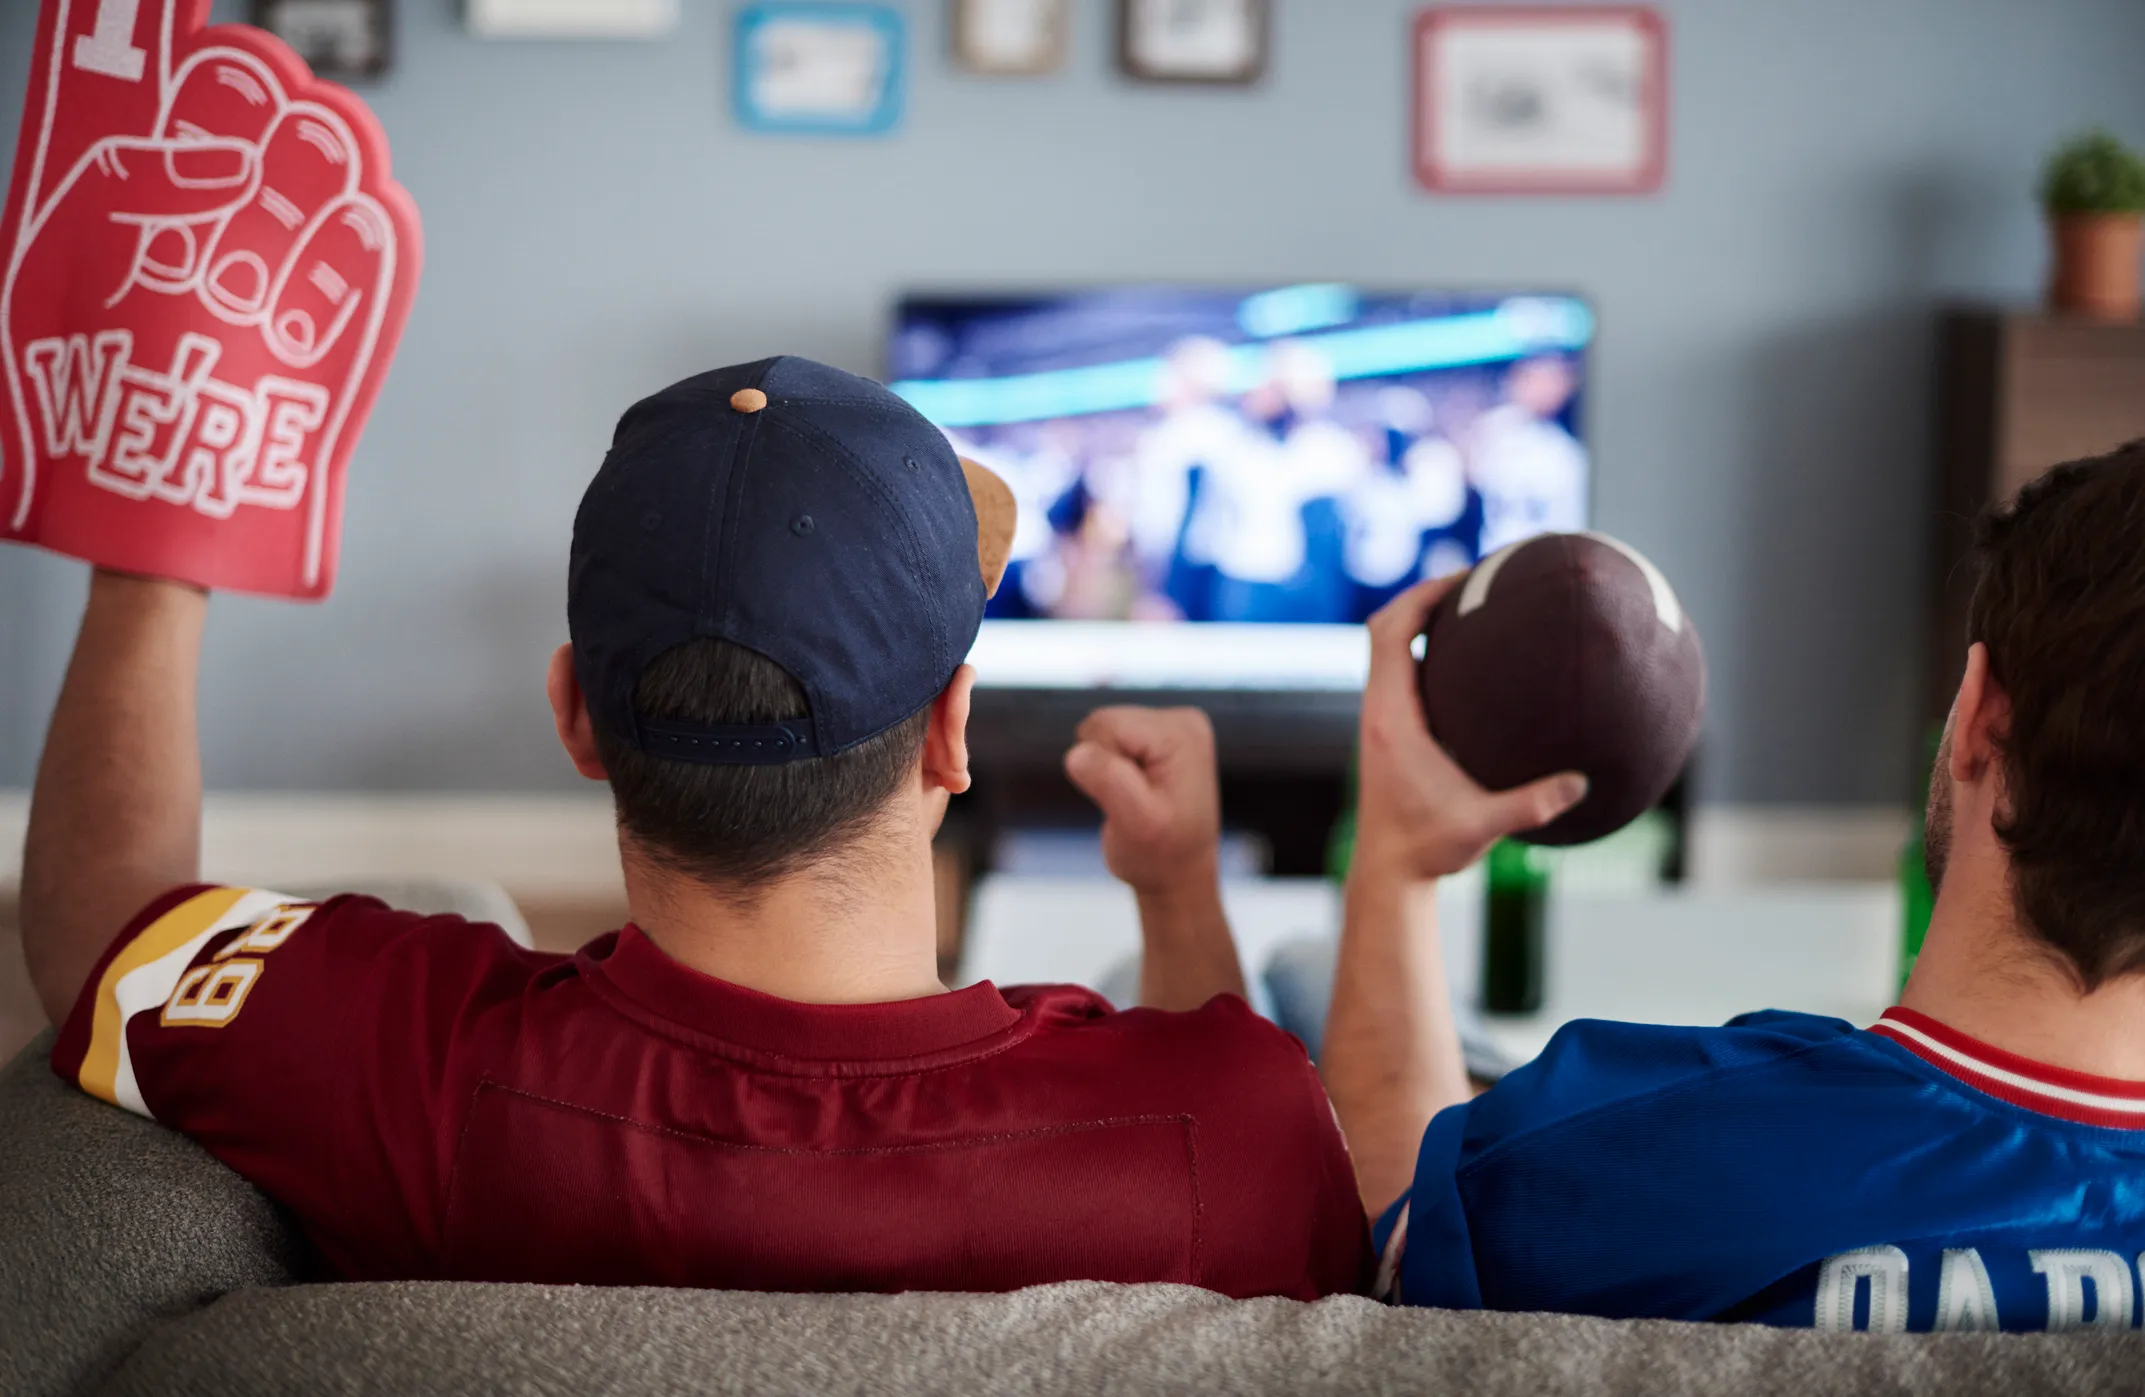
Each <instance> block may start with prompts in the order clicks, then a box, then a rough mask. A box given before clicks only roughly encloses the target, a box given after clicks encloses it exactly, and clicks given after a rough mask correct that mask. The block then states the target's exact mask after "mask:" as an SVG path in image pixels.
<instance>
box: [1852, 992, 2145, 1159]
mask: <svg viewBox="0 0 2145 1397" xmlns="http://www.w3.org/2000/svg"><path fill="white" fill-rule="evenodd" d="M1869 1031H1870V1032H1872V1033H1881V1034H1883V1035H1884V1036H1885V1037H1887V1038H1889V1039H1891V1040H1892V1041H1893V1042H1895V1043H1898V1044H1899V1045H1900V1046H1902V1047H1904V1048H1905V1049H1906V1050H1907V1051H1909V1052H1911V1053H1913V1054H1914V1055H1915V1056H1916V1057H1918V1058H1920V1059H1922V1060H1923V1061H1924V1062H1927V1063H1929V1064H1930V1065H1931V1066H1933V1067H1938V1068H1941V1069H1943V1070H1944V1071H1945V1072H1948V1073H1950V1074H1951V1075H1952V1076H1954V1077H1957V1078H1958V1079H1959V1080H1960V1081H1962V1082H1964V1083H1966V1084H1967V1085H1968V1086H1970V1087H1973V1088H1974V1089H1975V1090H1976V1091H1981V1092H1986V1093H1987V1094H1988V1095H1990V1096H1993V1097H1995V1098H1996V1099H1997V1100H1999V1101H2008V1102H2010V1103H2011V1104H2012V1105H2014V1106H2023V1107H2025V1108H2026V1109H2027V1110H2029V1111H2038V1112H2040V1113H2041V1114H2042V1115H2046V1116H2056V1117H2059V1118H2061V1119H2063V1120H2067V1121H2078V1122H2081V1123H2083V1124H2085V1125H2108V1126H2116V1127H2118V1128H2121V1129H2126V1130H2138V1129H2145V1082H2127V1081H2123V1080H2121V1079H2119V1078H2115V1077H2095V1076H2091V1075H2089V1074H2087V1073H2084V1072H2073V1071H2071V1070H2070V1069H2069V1068H2067V1067H2051V1066H2049V1065H2048V1064H2047V1063H2045V1062H2035V1061H2034V1060H2033V1059H2031V1058H2024V1057H2020V1056H2018V1055H2017V1054H2016V1053H2007V1052H2005V1051H2004V1050H2003V1049H2001V1048H1992V1047H1990V1046H1989V1045H1988V1044H1986V1043H1983V1042H1981V1041H1980V1040H1978V1039H1974V1038H1969V1037H1967V1036H1966V1035H1965V1034H1963V1033H1961V1032H1959V1031H1958V1030H1957V1029H1953V1028H1947V1027H1945V1026H1944V1025H1943V1024H1941V1023H1938V1022H1937V1021H1936V1020H1935V1019H1932V1018H1930V1017H1929V1016H1928V1015H1927V1014H1918V1013H1916V1012H1914V1010H1912V1009H1901V1008H1898V1007H1897V1006H1894V1007H1893V1008H1890V1009H1887V1010H1885V1011H1884V1017H1882V1018H1880V1019H1878V1020H1877V1022H1875V1023H1874V1024H1871V1025H1870V1030H1869Z"/></svg>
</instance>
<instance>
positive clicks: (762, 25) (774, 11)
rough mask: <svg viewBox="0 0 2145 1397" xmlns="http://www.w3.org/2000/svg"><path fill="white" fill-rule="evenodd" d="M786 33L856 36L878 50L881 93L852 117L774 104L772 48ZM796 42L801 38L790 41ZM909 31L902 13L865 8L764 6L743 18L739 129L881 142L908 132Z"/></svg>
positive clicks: (813, 0)
mask: <svg viewBox="0 0 2145 1397" xmlns="http://www.w3.org/2000/svg"><path fill="white" fill-rule="evenodd" d="M785 25H804V26H813V27H820V28H826V29H830V30H837V29H838V30H847V31H856V33H854V34H851V35H849V36H846V37H852V38H855V37H864V38H868V39H869V40H871V41H873V42H875V43H876V44H877V45H878V52H879V64H878V82H877V86H876V91H874V92H873V93H871V94H870V99H869V100H868V101H866V102H859V103H858V104H857V105H856V106H855V107H854V108H852V109H850V110H847V111H837V110H832V109H827V110H821V111H805V110H794V109H790V110H786V109H783V108H782V107H780V106H771V105H770V104H769V103H768V101H767V100H766V99H767V95H768V93H767V81H766V74H765V73H764V71H763V67H762V65H763V64H764V63H765V61H766V52H765V46H766V44H767V43H768V42H770V41H771V40H773V39H774V38H775V37H776V35H777V29H778V27H780V26H785ZM790 37H791V39H792V41H794V38H795V35H794V33H793V34H792V35H791V36H790ZM906 49H907V31H906V26H905V25H904V24H903V22H902V18H901V12H900V11H899V10H897V9H895V8H894V7H893V6H891V5H883V4H872V3H864V2H863V0H758V3H755V4H750V5H746V6H744V7H743V8H742V9H740V10H739V11H738V12H737V26H736V30H735V33H734V35H733V43H732V59H733V71H732V82H733V85H734V90H733V93H732V97H733V104H734V106H735V108H736V112H737V120H738V122H739V124H741V125H743V126H744V127H746V128H747V129H748V130H752V131H765V132H775V133H783V134H790V135H817V136H877V135H884V134H886V133H887V132H889V131H892V130H893V129H894V128H895V127H897V126H899V125H900V124H901V113H902V106H903V103H904V101H905V99H906V97H907V86H908V84H907V78H908V73H907V66H908V63H907V52H906Z"/></svg>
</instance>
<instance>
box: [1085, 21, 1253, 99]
mask: <svg viewBox="0 0 2145 1397" xmlns="http://www.w3.org/2000/svg"><path fill="white" fill-rule="evenodd" d="M1271 8H1272V7H1271V4H1270V3H1269V0H1117V61H1118V66H1119V67H1120V68H1122V69H1123V70H1124V73H1125V76H1127V77H1130V78H1136V79H1138V80H1139V81H1141V82H1155V83H1211V84H1223V85H1233V86H1243V85H1246V84H1249V83H1255V82H1257V81H1258V80H1259V79H1260V78H1262V77H1264V76H1265V75H1266V57H1267V46H1268V36H1269V34H1270V32H1271V30H1272V16H1271V13H1270V11H1271Z"/></svg>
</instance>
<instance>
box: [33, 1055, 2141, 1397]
mask: <svg viewBox="0 0 2145 1397" xmlns="http://www.w3.org/2000/svg"><path fill="white" fill-rule="evenodd" d="M49 1051H50V1035H49V1034H47V1035H46V1036H45V1037H44V1038H41V1039H39V1040H38V1041H37V1042H36V1043H33V1044H32V1045H31V1046H30V1047H29V1048H28V1049H27V1050H25V1051H24V1052H23V1053H22V1054H21V1055H20V1056H19V1057H17V1058H16V1059H15V1061H14V1062H13V1063H12V1064H10V1065H9V1066H8V1067H6V1068H5V1069H4V1070H0V1394H6V1395H7V1397H14V1394H23V1397H28V1394H44V1393H51V1394H61V1393H199V1394H202V1395H203V1397H243V1394H252V1393H261V1394H310V1393H357V1392H382V1393H390V1392H392V1393H402V1392H443V1393H491V1392H515V1393H544V1394H551V1393H557V1394H562V1397H563V1394H575V1395H576V1397H580V1394H594V1393H620V1394H628V1395H629V1397H642V1394H655V1393H673V1392H675V1393H695V1394H699V1393H753V1394H773V1397H791V1395H792V1394H794V1397H836V1394H843V1393H901V1394H908V1393H977V1394H983V1393H989V1394H993V1395H994V1397H999V1395H1001V1394H1023V1393H1112V1392H1122V1393H1148V1392H1183V1393H1196V1394H1201V1397H1207V1395H1208V1394H1216V1393H1232V1392H1277V1393H1445V1392H1450V1393H1464V1394H1506V1393H1509V1394H1513V1397H1548V1394H1555V1393H1566V1392H1573V1393H1577V1392H1614V1393H1647V1394H1656V1393H1685V1392H1693V1393H1695V1392H1737V1393H1796V1394H1810V1393H1820V1394H1822V1393H1870V1392H1927V1393H1945V1394H1961V1393H1979V1392H1989V1393H2004V1394H2017V1393H2029V1392H2119V1391H2135V1392H2145V1336H2140V1335H2127V1336H2125V1335H2114V1336H2096V1335H2085V1334H2075V1335H2056V1336H2044V1335H2023V1336H2020V1335H2002V1336H1992V1335H1941V1336H1936V1337H1911V1336H1910V1337H1874V1336H1869V1335H1819V1334H1812V1333H1807V1332H1799V1331H1783V1330H1772V1329H1761V1328H1754V1327H1746V1326H1712V1325H1681V1324H1668V1323H1658V1322H1644V1323H1611V1322H1608V1321H1603V1320H1593V1319H1573V1318H1564V1317H1557V1316H1550V1315H1496V1314H1456V1313H1449V1312H1441V1311H1432V1310H1391V1309H1386V1308H1384V1307H1382V1306H1379V1305H1375V1304H1372V1303H1371V1302H1369V1301H1367V1300H1360V1299H1354V1298H1345V1299H1334V1300H1326V1301H1322V1302H1320V1303H1318V1304H1315V1305H1306V1304H1301V1303H1298V1302H1296V1301H1289V1300H1251V1301H1238V1300H1226V1299H1223V1298H1222V1297H1220V1296H1217V1295H1213V1294H1210V1293H1208V1292H1206V1291H1201V1290H1195V1289H1192V1288H1189V1287H1185V1286H1164V1285H1155V1286H1115V1285H1104V1284H1099V1283H1095V1282H1076V1283H1072V1284H1067V1285H1052V1286H1042V1287H1039V1288H1036V1289H1033V1290H1026V1291H1021V1292H1019V1293H1017V1294H1013V1295H975V1296H970V1295H931V1294H916V1295H894V1296H816V1295H814V1296H798V1295H757V1294H742V1293H723V1292H712V1291H710V1292H702V1291H678V1290H613V1289H598V1288H587V1289H582V1288H576V1287H557V1286H506V1285H451V1284H403V1285H320V1284H300V1283H298V1282H297V1280H296V1277H297V1274H298V1271H299V1269H300V1268H301V1265H302V1263H301V1258H300V1248H299V1246H298V1244H297V1242H296V1240H295V1238H294V1237H293V1235H292V1234H291V1232H290V1230H289V1228H288V1227H287V1226H286V1224H285V1222H284V1221H283V1219H282V1218H280V1217H279V1216H278V1214H277V1212H276V1209H275V1208H274V1207H273V1206H272V1205H271V1204H270V1203H269V1202H268V1201H267V1200H266V1199H265V1198H263V1197H262V1196H261V1195H260V1194H258V1193H256V1192H255V1191H254V1190H253V1189H252V1188H251V1187H250V1186H249V1185H247V1184H246V1183H245V1181H243V1180H242V1179H240V1178H239V1177H238V1176H237V1175H235V1174H233V1173H231V1172H230V1171H229V1170H227V1169H225V1168H224V1167H223V1166H222V1165H220V1164H218V1163H216V1162H215V1161H214V1160H212V1159H210V1158H209V1157H208V1155H207V1154H205V1153H204V1152H202V1151H201V1150H200V1149H198V1148H197V1147H196V1146H194V1145H193V1144H192V1143H191V1142H190V1141H187V1140H185V1139H183V1138H181V1137H179V1136H177V1135H175V1134H172V1133H171V1132H169V1131H166V1130H163V1129H161V1128H159V1127H157V1126H156V1125H153V1124H151V1123H149V1122H147V1121H143V1120H140V1119H138V1118H136V1117H134V1116H130V1115H127V1114H125V1113H123V1112H120V1111H118V1110H115V1109H113V1108H111V1107H108V1106H105V1105H103V1104H101V1103H99V1102H96V1101H92V1100H90V1099H89V1098H87V1097H85V1096H82V1095H80V1094H79V1093H77V1092H75V1091H74V1090H72V1089H71V1088H69V1087H67V1086H65V1085H63V1084H62V1083H61V1082H59V1081H58V1080H57V1079H56V1078H54V1077H53V1075H52V1072H51V1069H50V1066H49V1065H48V1062H47V1056H48V1053H49Z"/></svg>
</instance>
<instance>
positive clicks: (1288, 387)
mask: <svg viewBox="0 0 2145 1397" xmlns="http://www.w3.org/2000/svg"><path fill="white" fill-rule="evenodd" d="M1592 334H1593V316H1592V315H1591V313H1590V312H1589V310H1588V308H1587V307H1586V305H1585V304H1584V303H1583V302H1581V301H1578V300H1576V299H1573V298H1571V297H1566V296H1498V295H1486V294H1480V293H1419V294H1385V293H1379V292H1371V291H1363V290H1358V289H1356V288H1353V287H1348V286H1342V285H1334V284H1318V285H1301V286H1287V287H1276V288H1271V289H1265V290H1251V291H1229V290H1214V289H1193V288H1161V287H1157V288H1118V289H1106V290H1093V291H1080V292H1070V293H1066V294H1060V295H1044V296H1028V297H992V298H953V297H932V298H923V297H913V298H910V299H908V300H905V301H903V302H902V304H901V306H900V309H899V312H898V316H897V323H896V326H895V329H894V335H893V340H892V344H891V347H890V353H889V365H888V367H889V370H890V373H889V377H890V379H891V382H892V387H893V389H894V391H895V392H897V393H899V394H901V395H902V396H903V397H904V398H906V399H907V400H908V401H909V402H911V403H912V404H914V405H915V406H916V408H917V409H918V410H919V411H921V412H922V413H923V414H924V415H925V416H926V417H928V418H930V419H931V420H932V421H933V422H934V423H936V424H937V425H938V426H939V427H940V429H941V430H943V431H944V432H945V433H946V435H947V437H948V439H949V440H951V441H952V443H953V445H954V448H955V449H956V450H957V451H959V452H960V453H961V454H963V455H965V456H968V457H971V458H972V459H974V460H977V461H980V462H982V463H983V464H985V465H987V466H989V467H991V468H992V469H993V470H995V471H997V472H998V473H999V474H1000V475H1002V476H1003V477H1004V478H1005V479H1006V481H1007V482H1008V483H1009V484H1010V485H1011V486H1012V488H1013V491H1014V494H1015V495H1016V497H1017V498H1018V500H1019V503H1020V525H1019V531H1018V533H1017V535H1016V537H1015V540H1014V546H1013V558H1012V563H1011V565H1010V566H1009V567H1008V569H1007V572H1006V577H1005V581H1004V583H1003V585H1002V586H1001V587H1000V588H999V591H998V595H997V596H996V597H994V598H993V599H992V601H991V604H990V608H989V611H988V612H987V615H986V620H985V624H984V631H983V635H982V637H981V638H980V639H979V641H978V643H977V647H976V651H975V652H974V654H973V656H972V658H973V660H974V661H975V663H976V665H977V667H978V670H979V673H980V676H981V679H982V681H983V682H984V683H986V684H996V685H1007V686H1014V687H1086V686H1091V685H1120V686H1126V687H1139V688H1173V687H1174V688H1181V687H1189V688H1281V689H1288V688H1299V689H1300V688H1349V687H1355V686H1357V685H1360V683H1361V682H1362V676H1363V671H1364V663H1365V661H1364V655H1363V640H1362V636H1361V633H1360V631H1359V630H1358V629H1357V627H1356V623H1358V622H1360V621H1362V620H1363V619H1364V618H1365V617H1367V616H1368V615H1370V613H1371V612H1373V611H1375V610H1377V608H1378V607H1380V606H1382V605H1383V604H1384V603H1385V602H1386V601H1387V600H1388V599H1390V598H1391V597H1392V596H1393V595H1395V594H1396V593H1398V592H1399V591H1401V590H1402V589H1403V588H1405V587H1407V586H1409V585H1410V584H1411V583H1413V582H1416V581H1417V580H1419V579H1422V578H1426V577H1436V576H1440V575H1443V574H1446V573H1451V572H1457V571H1460V570H1462V569H1464V568H1467V567H1469V566H1471V565H1472V564H1473V563H1474V562H1475V561H1476V560H1477V559H1478V558H1481V557H1483V556H1485V555H1487V554H1488V553H1491V552H1494V551H1495V550H1496V549H1498V548H1500V547H1503V546H1504V545H1505V544H1507V543H1511V542H1514V541H1516V540H1518V539H1522V538H1527V537H1530V536H1531V535H1534V534H1537V533H1541V532H1544V531H1551V530H1570V529H1580V528H1584V527H1586V521H1587V512H1588V510H1587V506H1588V498H1589V474H1590V471H1589V461H1588V457H1587V452H1586V448H1585V445H1584V443H1583V438H1582V434H1581V430H1580V422H1581V415H1582V411H1583V407H1584V400H1585V350H1586V347H1587V345H1588V343H1589V341H1590V340H1591V338H1592ZM1046 623H1047V624H1046Z"/></svg>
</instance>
